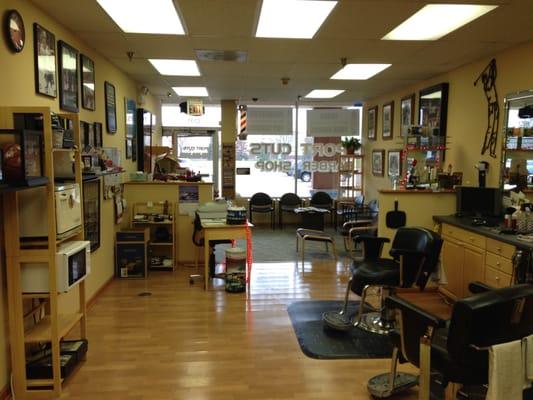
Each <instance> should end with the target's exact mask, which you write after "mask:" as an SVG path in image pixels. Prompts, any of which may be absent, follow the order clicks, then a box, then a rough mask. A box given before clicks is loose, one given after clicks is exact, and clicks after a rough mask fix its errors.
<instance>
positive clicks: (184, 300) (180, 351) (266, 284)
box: [62, 260, 416, 400]
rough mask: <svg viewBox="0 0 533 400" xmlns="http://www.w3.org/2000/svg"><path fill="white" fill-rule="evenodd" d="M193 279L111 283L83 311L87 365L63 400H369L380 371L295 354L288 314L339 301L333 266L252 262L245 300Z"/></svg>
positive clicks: (343, 268)
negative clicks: (310, 302) (370, 383)
mask: <svg viewBox="0 0 533 400" xmlns="http://www.w3.org/2000/svg"><path fill="white" fill-rule="evenodd" d="M345 262H346V261H345ZM192 271H193V269H189V268H186V267H182V268H181V269H180V270H179V271H177V272H175V273H174V274H173V273H171V272H158V273H152V274H151V275H150V277H149V278H148V279H147V280H130V281H128V280H117V281H115V282H113V283H112V284H111V286H110V287H109V289H108V290H106V291H105V292H104V293H103V294H102V296H101V297H100V298H99V299H98V301H97V302H96V304H95V305H94V307H92V309H91V310H90V313H89V319H88V334H89V339H90V343H89V353H88V357H87V361H86V362H85V364H84V365H83V366H82V368H80V369H79V370H78V371H77V372H76V374H75V375H74V376H73V377H72V378H71V379H69V382H68V383H67V385H66V386H65V394H64V396H62V399H63V398H65V399H110V400H111V399H113V400H116V399H131V400H136V399H146V400H148V399H149V400H157V399H194V400H203V399H205V400H207V399H213V400H215V399H216V400H229V399H279V400H282V399H287V400H288V399H302V400H303V399H306V400H313V399H328V400H329V399H332V398H334V399H351V400H354V399H370V396H369V395H368V394H367V390H366V382H367V380H368V378H370V377H372V376H374V375H376V374H378V373H382V372H384V371H386V370H387V369H388V368H389V360H333V361H332V360H314V359H311V358H308V357H307V356H305V355H304V354H303V353H302V352H301V350H300V348H299V346H298V343H297V341H296V337H295V335H294V332H293V329H292V326H291V323H290V320H289V317H288V315H287V311H286V307H287V305H288V304H289V303H290V302H292V301H294V300H300V299H328V300H332V299H333V300H335V299H341V298H342V296H343V292H344V289H345V285H346V282H347V279H348V270H347V265H343V262H342V261H341V262H338V263H337V264H336V263H335V262H334V261H333V260H332V261H327V260H321V261H320V262H314V263H308V264H306V265H305V269H304V270H302V266H301V263H300V265H299V268H298V267H297V265H296V264H295V263H273V264H257V263H256V264H254V270H253V275H252V277H253V278H252V282H251V289H250V291H249V292H248V293H247V294H229V293H226V292H225V291H224V288H223V287H222V286H219V287H215V288H214V289H211V290H210V291H209V292H204V291H203V290H202V287H201V284H200V282H198V283H197V284H195V285H194V286H189V283H188V273H190V272H192ZM142 292H150V293H151V296H144V297H141V296H139V294H140V293H142ZM402 369H403V370H406V369H409V367H408V366H407V367H405V366H403V367H402ZM397 398H399V399H415V398H416V392H415V391H413V392H411V393H408V394H407V395H404V396H400V397H397Z"/></svg>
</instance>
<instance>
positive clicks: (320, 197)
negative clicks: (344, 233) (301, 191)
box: [309, 192, 336, 226]
mask: <svg viewBox="0 0 533 400" xmlns="http://www.w3.org/2000/svg"><path fill="white" fill-rule="evenodd" d="M309 205H310V206H311V207H316V208H322V209H324V210H328V211H329V212H330V213H331V221H332V223H333V226H335V223H336V218H335V205H334V202H333V199H332V198H331V196H330V195H329V194H327V193H326V192H316V193H315V194H314V195H313V196H311V200H310V201H309Z"/></svg>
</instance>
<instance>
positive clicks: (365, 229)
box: [340, 200, 379, 253]
mask: <svg viewBox="0 0 533 400" xmlns="http://www.w3.org/2000/svg"><path fill="white" fill-rule="evenodd" d="M343 207H344V213H343V219H345V222H344V223H343V225H342V228H341V230H340V233H341V235H342V236H343V237H344V249H345V250H346V251H347V252H348V253H351V252H352V251H354V247H355V246H354V239H355V237H356V236H357V235H360V234H361V233H367V234H368V233H370V234H372V233H375V232H377V222H378V213H379V210H378V202H377V200H372V201H371V202H370V203H368V205H367V206H364V205H363V206H352V208H349V207H347V206H346V205H344V206H343Z"/></svg>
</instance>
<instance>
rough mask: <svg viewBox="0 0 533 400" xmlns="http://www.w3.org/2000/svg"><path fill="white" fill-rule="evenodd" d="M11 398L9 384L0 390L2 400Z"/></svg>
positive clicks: (0, 399)
mask: <svg viewBox="0 0 533 400" xmlns="http://www.w3.org/2000/svg"><path fill="white" fill-rule="evenodd" d="M9 398H11V390H10V389H9V383H8V384H7V385H5V386H4V387H3V388H2V389H0V400H7V399H9Z"/></svg>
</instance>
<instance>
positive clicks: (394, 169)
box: [387, 150, 402, 176]
mask: <svg viewBox="0 0 533 400" xmlns="http://www.w3.org/2000/svg"><path fill="white" fill-rule="evenodd" d="M401 156H402V151H401V150H389V153H388V160H387V161H388V163H387V165H388V175H389V176H401V175H402V157H401Z"/></svg>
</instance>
